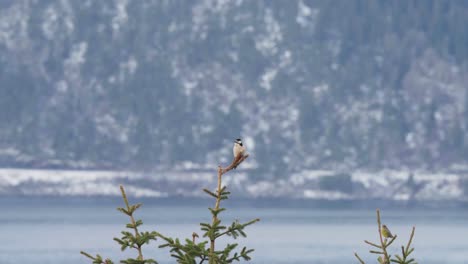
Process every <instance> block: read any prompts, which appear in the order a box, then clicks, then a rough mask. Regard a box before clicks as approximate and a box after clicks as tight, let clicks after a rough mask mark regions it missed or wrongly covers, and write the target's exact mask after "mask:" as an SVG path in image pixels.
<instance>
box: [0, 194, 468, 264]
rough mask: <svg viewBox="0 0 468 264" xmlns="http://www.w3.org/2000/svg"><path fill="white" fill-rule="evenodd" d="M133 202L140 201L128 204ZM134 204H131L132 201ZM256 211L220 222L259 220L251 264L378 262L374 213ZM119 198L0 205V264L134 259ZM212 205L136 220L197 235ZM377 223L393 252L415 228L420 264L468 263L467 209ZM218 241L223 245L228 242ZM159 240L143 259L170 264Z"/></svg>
mask: <svg viewBox="0 0 468 264" xmlns="http://www.w3.org/2000/svg"><path fill="white" fill-rule="evenodd" d="M131 200H133V201H139V200H141V199H133V198H132V199H131ZM131 202H132V201H131ZM290 204H292V205H293V206H285V205H284V204H283V205H281V206H276V205H275V203H274V202H272V203H271V204H267V205H265V204H264V203H263V204H262V205H261V206H260V205H257V204H256V201H255V200H253V201H250V202H248V203H243V204H228V205H227V207H228V210H227V211H226V212H224V213H223V214H222V215H221V218H222V219H224V220H225V221H224V222H225V223H226V224H227V222H228V221H229V222H230V221H232V220H235V219H239V220H240V221H241V222H244V221H248V220H250V219H254V218H257V217H259V218H261V222H259V223H257V224H254V225H253V226H250V227H247V229H246V232H247V234H248V237H247V238H241V239H238V240H237V241H236V242H238V243H239V244H240V245H245V246H247V247H251V248H255V252H254V253H253V254H252V257H253V259H252V261H251V262H250V263H271V264H279V263H290V264H294V263H297V264H299V263H301V264H302V263H304V264H305V263H330V264H345V263H346V264H349V263H357V261H356V260H355V258H354V255H353V253H354V252H358V253H359V254H360V256H361V257H363V259H364V260H366V261H368V263H376V261H375V259H376V258H375V257H374V256H370V255H369V253H368V250H369V247H368V246H367V245H366V244H364V243H363V240H364V239H367V240H371V241H377V240H378V236H377V232H376V229H377V225H376V223H375V222H376V221H375V210H371V209H362V208H352V206H343V207H338V208H337V207H336V206H334V207H333V208H330V209H327V206H326V205H324V206H320V207H319V208H316V207H315V206H307V205H305V206H301V205H299V206H295V205H294V201H292V202H290ZM118 206H121V201H120V200H118V199H108V198H103V199H98V198H93V199H90V198H83V199H78V198H62V197H57V198H9V197H6V198H5V197H3V198H0V209H1V214H0V223H1V225H0V234H1V238H2V240H1V241H2V242H0V263H2V264H13V263H37V264H46V263H47V264H48V263H50V264H55V263H57V264H58V263H61V264H62V263H67V264H77V263H91V262H90V261H88V260H87V259H86V258H85V257H83V256H81V255H80V254H79V252H80V250H84V251H87V252H89V253H99V254H101V255H103V256H105V257H110V258H111V259H112V260H114V262H116V263H118V261H117V260H119V259H122V258H123V257H128V256H134V252H131V251H130V252H129V253H130V254H129V253H127V252H121V251H120V247H119V246H118V245H117V244H116V242H114V241H113V240H112V238H113V237H116V236H119V234H120V231H121V230H123V226H124V224H125V223H127V218H126V216H124V215H122V214H120V213H119V212H118V211H117V210H115V208H116V207H118ZM209 206H212V201H211V200H200V201H193V200H190V201H189V200H183V199H182V200H176V201H170V200H145V201H144V206H143V207H142V209H140V210H139V211H137V214H136V216H137V218H141V219H143V222H144V226H143V227H144V228H143V229H144V230H156V231H158V232H161V233H163V234H166V235H169V236H176V237H180V238H185V237H190V236H191V234H192V232H193V231H196V232H198V233H199V234H201V231H200V230H199V223H200V222H206V221H210V219H211V217H210V214H209V212H208V210H207V208H208V207H209ZM382 218H383V223H385V224H387V226H389V228H390V229H391V230H392V232H393V233H396V234H398V237H399V238H398V239H397V241H396V242H395V244H394V245H395V247H393V251H392V252H399V251H398V248H399V246H400V245H403V244H406V242H407V239H408V237H409V234H410V232H411V227H412V226H413V225H415V226H416V236H415V239H414V246H415V252H414V257H415V258H416V259H417V261H418V262H419V263H422V264H461V263H465V264H466V263H468V210H467V209H466V208H465V209H456V208H455V209H442V210H441V209H418V208H405V207H401V208H398V207H397V206H396V207H395V206H393V207H392V208H391V209H383V210H382ZM226 242H227V240H226V241H224V243H226ZM159 243H160V242H159V241H158V242H156V243H152V244H149V245H146V246H145V248H144V252H143V253H144V255H145V256H148V257H153V258H155V259H156V260H157V261H158V262H159V263H175V261H174V260H173V259H170V258H169V253H168V251H167V250H166V249H158V248H157V245H159ZM397 246H398V247H397Z"/></svg>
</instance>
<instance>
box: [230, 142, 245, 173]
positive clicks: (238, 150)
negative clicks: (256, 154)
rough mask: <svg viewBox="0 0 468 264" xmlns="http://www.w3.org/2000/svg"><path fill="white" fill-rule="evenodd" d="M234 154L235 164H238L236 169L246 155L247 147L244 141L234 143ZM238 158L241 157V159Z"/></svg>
mask: <svg viewBox="0 0 468 264" xmlns="http://www.w3.org/2000/svg"><path fill="white" fill-rule="evenodd" d="M232 153H233V154H234V162H236V163H237V164H235V165H234V169H236V168H237V166H238V165H239V163H240V161H241V158H242V157H243V156H244V155H245V154H246V151H245V147H244V145H243V144H242V139H240V138H238V139H236V140H235V141H234V147H233V148H232ZM239 156H240V157H239ZM237 157H239V159H238V158H237Z"/></svg>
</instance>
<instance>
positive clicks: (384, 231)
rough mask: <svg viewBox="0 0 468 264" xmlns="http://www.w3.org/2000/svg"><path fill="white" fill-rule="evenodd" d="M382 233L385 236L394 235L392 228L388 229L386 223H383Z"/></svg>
mask: <svg viewBox="0 0 468 264" xmlns="http://www.w3.org/2000/svg"><path fill="white" fill-rule="evenodd" d="M382 235H383V236H384V237H385V238H392V237H393V235H392V232H390V230H389V229H388V227H387V226H386V225H382Z"/></svg>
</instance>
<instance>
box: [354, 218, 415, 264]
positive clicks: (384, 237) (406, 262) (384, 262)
mask: <svg viewBox="0 0 468 264" xmlns="http://www.w3.org/2000/svg"><path fill="white" fill-rule="evenodd" d="M377 225H378V232H379V242H380V244H378V243H373V242H370V241H368V240H364V243H366V244H368V245H370V246H372V247H373V248H377V250H372V249H371V250H369V252H370V253H372V254H377V255H379V256H378V258H377V262H378V263H379V264H390V262H393V263H399V264H416V263H415V262H414V261H415V260H414V259H408V256H409V255H410V254H411V253H412V252H413V251H414V248H411V242H412V241H413V237H414V230H415V227H413V230H412V232H411V235H410V239H409V241H408V244H407V245H406V247H403V246H402V247H401V252H402V256H399V255H395V258H391V257H392V256H391V255H389V254H388V251H387V249H388V248H389V246H390V245H392V244H393V242H394V241H395V240H396V238H397V237H398V236H397V235H391V233H390V231H389V230H388V228H387V227H386V226H385V225H382V223H381V219H380V210H379V209H377ZM384 230H385V232H384ZM354 256H355V257H356V258H357V259H358V260H359V263H361V264H365V262H364V261H363V260H362V259H361V258H360V257H359V255H358V254H357V253H354Z"/></svg>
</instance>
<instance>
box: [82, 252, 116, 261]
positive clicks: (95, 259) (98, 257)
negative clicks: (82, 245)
mask: <svg viewBox="0 0 468 264" xmlns="http://www.w3.org/2000/svg"><path fill="white" fill-rule="evenodd" d="M80 254H81V255H84V256H86V257H88V258H90V259H91V260H92V261H93V262H92V263H93V264H114V262H112V260H110V259H105V260H103V259H102V257H101V256H100V255H99V254H97V255H96V256H95V257H93V256H91V255H90V254H88V253H86V252H84V251H80Z"/></svg>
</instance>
